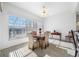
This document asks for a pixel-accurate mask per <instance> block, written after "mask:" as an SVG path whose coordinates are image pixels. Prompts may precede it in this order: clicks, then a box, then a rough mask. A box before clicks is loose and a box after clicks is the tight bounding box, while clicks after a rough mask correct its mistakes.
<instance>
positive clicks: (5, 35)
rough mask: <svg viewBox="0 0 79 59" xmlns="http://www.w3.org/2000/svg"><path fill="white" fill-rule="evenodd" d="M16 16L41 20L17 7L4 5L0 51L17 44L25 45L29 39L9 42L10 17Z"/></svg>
mask: <svg viewBox="0 0 79 59" xmlns="http://www.w3.org/2000/svg"><path fill="white" fill-rule="evenodd" d="M9 15H15V16H18V17H24V18H26V19H32V20H39V21H40V18H39V17H38V16H36V15H33V14H32V13H30V12H28V11H24V10H22V9H20V8H17V7H16V6H13V5H10V4H8V3H3V12H2V13H1V12H0V49H4V48H7V47H10V46H13V45H16V44H20V43H24V42H26V41H27V38H24V39H16V40H9V29H8V16H9Z"/></svg>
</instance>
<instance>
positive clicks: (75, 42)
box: [71, 30, 78, 57]
mask: <svg viewBox="0 0 79 59" xmlns="http://www.w3.org/2000/svg"><path fill="white" fill-rule="evenodd" d="M71 33H72V38H73V43H74V47H75V57H76V56H77V53H78V50H77V48H78V44H77V36H76V33H77V32H76V31H73V30H71Z"/></svg>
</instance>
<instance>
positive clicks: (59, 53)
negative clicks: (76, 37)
mask: <svg viewBox="0 0 79 59" xmlns="http://www.w3.org/2000/svg"><path fill="white" fill-rule="evenodd" d="M34 52H35V53H36V55H37V56H38V57H44V56H47V57H69V56H70V57H72V55H69V54H67V51H66V50H64V49H61V48H59V47H56V46H55V45H54V44H50V45H49V47H47V48H46V49H42V50H41V49H35V50H34Z"/></svg>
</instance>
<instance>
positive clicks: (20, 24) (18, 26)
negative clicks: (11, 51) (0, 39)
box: [8, 16, 26, 39]
mask: <svg viewBox="0 0 79 59" xmlns="http://www.w3.org/2000/svg"><path fill="white" fill-rule="evenodd" d="M8 20H9V38H10V39H15V38H23V37H25V35H26V32H25V30H26V21H25V19H23V18H20V17H16V16H9V18H8Z"/></svg>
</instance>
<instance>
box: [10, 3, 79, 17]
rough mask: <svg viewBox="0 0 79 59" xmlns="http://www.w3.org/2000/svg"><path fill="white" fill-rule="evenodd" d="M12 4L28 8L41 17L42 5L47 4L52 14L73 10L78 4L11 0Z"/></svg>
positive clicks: (49, 14) (49, 13)
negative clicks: (16, 0)
mask: <svg viewBox="0 0 79 59" xmlns="http://www.w3.org/2000/svg"><path fill="white" fill-rule="evenodd" d="M10 4H13V5H15V6H17V7H19V8H22V9H24V10H27V11H29V12H31V13H33V14H36V15H38V16H40V17H42V16H41V15H40V11H41V9H42V6H46V7H47V8H48V16H51V15H54V14H58V13H61V12H63V11H69V10H70V11H73V10H75V8H76V5H77V3H76V2H10Z"/></svg>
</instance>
